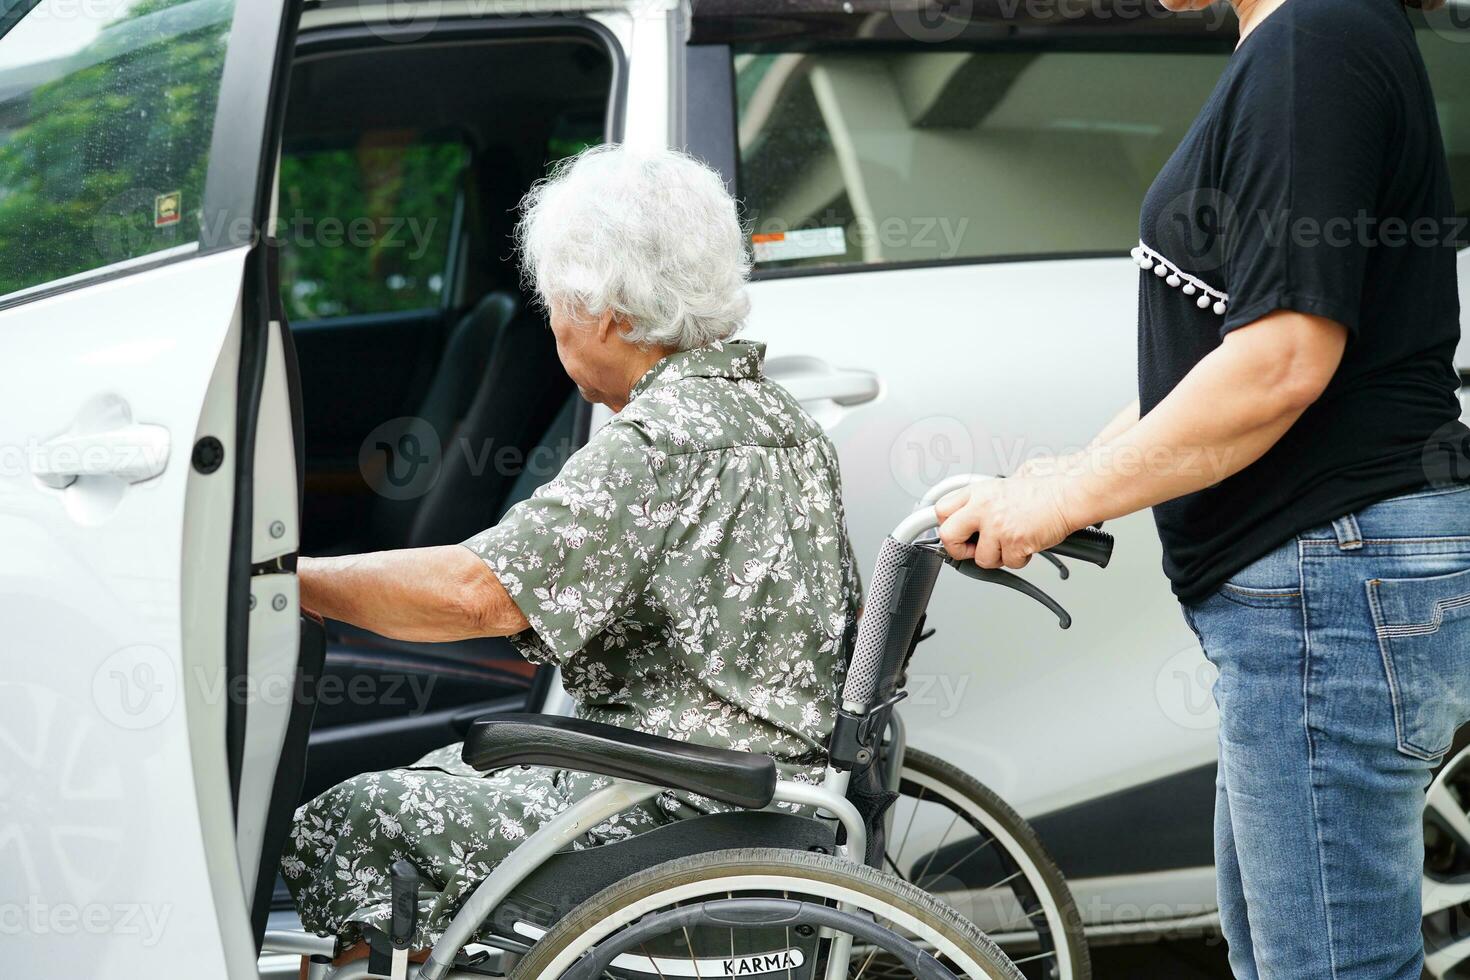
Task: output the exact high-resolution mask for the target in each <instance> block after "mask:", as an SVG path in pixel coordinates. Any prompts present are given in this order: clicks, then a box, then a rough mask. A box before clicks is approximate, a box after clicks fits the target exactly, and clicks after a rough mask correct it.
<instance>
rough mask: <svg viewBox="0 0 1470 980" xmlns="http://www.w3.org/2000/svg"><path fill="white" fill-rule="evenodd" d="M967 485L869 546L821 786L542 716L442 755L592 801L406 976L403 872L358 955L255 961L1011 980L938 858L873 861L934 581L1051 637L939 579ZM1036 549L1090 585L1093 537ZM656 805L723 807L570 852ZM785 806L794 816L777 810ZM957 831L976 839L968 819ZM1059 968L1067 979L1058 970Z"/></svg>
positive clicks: (723, 753) (965, 567) (290, 945)
mask: <svg viewBox="0 0 1470 980" xmlns="http://www.w3.org/2000/svg"><path fill="white" fill-rule="evenodd" d="M977 478H978V477H970V476H966V477H956V478H953V479H951V480H947V481H945V482H944V483H942V484H940V485H939V486H936V487H935V488H934V489H933V490H931V491H930V493H929V494H927V495H926V496H925V498H924V500H923V501H922V502H921V506H920V507H919V509H918V510H917V511H915V512H914V513H913V514H912V515H910V516H909V517H908V518H906V519H905V520H904V521H903V522H901V523H900V524H899V525H898V527H897V528H895V530H894V531H893V532H892V534H891V535H889V536H888V537H887V538H885V540H884V541H883V543H882V545H881V548H880V551H879V557H878V561H877V567H876V569H875V571H874V573H873V577H872V580H871V583H870V585H869V589H868V593H867V598H866V605H865V609H864V613H863V615H862V617H861V619H860V621H859V626H858V635H857V639H856V643H855V646H854V650H853V654H852V658H851V660H850V662H849V665H848V671H847V677H846V680H845V683H844V687H843V690H842V693H841V704H840V707H839V710H838V713H837V721H836V724H835V726H834V729H833V733H832V736H831V738H830V741H829V745H828V751H829V757H830V761H829V765H828V768H827V771H826V774H825V778H824V781H823V782H822V783H821V784H820V785H812V784H808V783H802V782H796V781H792V780H785V779H781V778H779V774H778V771H777V769H776V765H775V763H774V761H773V760H772V759H770V758H769V757H768V756H764V755H756V754H751V753H744V752H738V751H731V750H727V749H718V748H713V747H709V746H703V745H696V744H691V743H687V742H680V741H676V740H673V739H667V738H663V737H661V736H657V735H651V734H647V733H643V732H638V731H634V730H631V729H625V728H619V727H616V726H611V725H604V724H598V723H594V722H588V721H584V720H581V719H577V718H569V717H564V716H559V715H534V714H513V715H497V716H494V717H488V718H484V719H481V720H479V721H477V722H475V724H474V725H473V727H472V728H471V731H470V733H469V735H468V736H467V737H466V739H465V742H464V749H463V758H464V760H465V761H466V762H467V763H468V764H470V765H471V766H473V767H474V768H476V769H478V770H480V771H482V772H489V771H494V770H499V769H504V768H507V767H510V766H516V765H546V766H555V767H558V768H563V769H571V770H578V771H583V772H590V773H596V774H600V775H604V776H608V777H611V779H612V782H611V783H610V784H609V785H607V786H605V787H603V788H602V789H599V790H597V791H595V792H594V793H592V794H591V795H589V796H587V797H585V798H583V799H581V800H580V801H578V802H577V803H575V804H573V805H572V806H570V807H569V808H568V809H566V810H564V811H562V812H561V813H560V814H558V815H557V816H556V817H554V818H553V819H551V820H550V821H548V822H547V823H546V824H544V825H543V826H542V827H541V828H540V829H539V830H538V831H536V832H535V833H533V834H532V835H530V836H529V837H527V838H526V839H525V840H524V841H522V842H521V844H520V845H519V846H518V847H517V848H516V849H515V850H514V851H513V852H512V853H511V854H510V855H509V856H508V857H507V858H506V859H505V860H504V861H502V862H501V863H500V864H499V865H498V866H497V867H496V868H495V869H494V871H492V872H491V874H490V875H489V876H488V877H487V878H485V879H484V881H482V882H481V883H480V884H479V886H478V887H477V888H476V890H475V891H474V892H473V893H472V894H471V895H470V897H469V898H468V899H467V900H466V901H465V903H464V905H463V906H462V907H461V908H460V910H459V912H458V913H457V914H456V915H455V917H454V919H453V920H452V922H451V923H450V925H449V927H448V929H447V930H446V931H445V933H444V935H443V937H442V938H441V939H440V940H439V942H438V943H436V944H435V946H434V948H433V949H432V950H431V951H430V953H429V955H428V958H427V959H426V960H425V961H424V962H422V963H419V964H415V963H410V962H409V948H408V947H409V943H410V939H411V937H412V936H413V933H414V925H415V920H416V915H417V891H416V883H417V870H416V869H415V868H413V867H412V866H411V865H410V864H408V862H406V861H400V862H398V863H397V864H395V865H394V867H393V868H392V869H390V872H391V875H390V878H391V882H392V889H391V890H392V905H393V921H392V925H391V928H390V931H389V934H387V935H383V934H381V933H377V934H374V935H371V936H370V937H369V942H370V946H371V950H372V953H371V955H370V956H369V958H368V959H366V960H356V961H353V962H350V963H345V964H342V965H340V966H333V965H332V962H331V961H332V959H333V958H334V957H335V956H336V955H337V953H338V952H339V950H338V948H337V945H338V944H337V940H336V939H335V938H333V937H322V936H316V935H311V934H307V933H304V932H267V933H266V934H265V941H264V950H265V951H267V952H273V953H289V954H296V955H301V956H305V957H307V958H308V959H309V961H310V965H309V967H308V977H309V978H310V980H359V978H364V977H387V978H391V980H481V978H485V977H510V978H514V980H521V978H526V980H531V978H553V977H555V978H566V980H594V978H598V977H604V976H606V977H615V978H629V980H633V978H650V977H652V978H659V980H664V978H674V977H694V978H696V980H699V978H714V977H732V976H751V977H754V976H784V977H786V978H788V980H817V978H822V980H843V978H859V977H875V978H884V977H916V978H923V980H931V978H932V980H945V978H950V977H966V978H972V980H981V978H986V980H1026V977H1025V975H1023V973H1022V972H1021V970H1020V969H1018V968H1017V966H1016V965H1015V964H1014V963H1013V962H1012V961H1011V960H1010V959H1009V958H1007V956H1006V955H1005V954H1004V953H1003V952H1002V951H1001V949H1000V947H998V946H997V945H996V944H995V943H994V942H993V941H991V940H990V939H989V938H987V936H986V935H985V934H984V933H982V932H981V930H980V929H979V928H978V927H977V926H976V925H975V924H974V923H973V922H972V921H971V920H970V918H967V917H966V916H964V915H962V914H960V912H959V911H957V910H956V909H955V908H954V907H953V906H952V905H950V904H949V903H947V902H945V901H943V900H941V899H940V898H939V897H937V896H936V895H935V894H933V893H932V892H931V891H930V890H927V888H926V887H925V886H926V885H930V884H933V883H935V882H937V881H939V880H940V878H939V877H937V876H934V875H931V874H930V873H929V872H930V869H931V868H933V867H934V865H935V864H936V862H937V860H938V852H936V853H934V854H931V855H929V857H928V858H927V861H926V863H925V864H924V866H923V869H922V870H918V873H917V874H916V875H905V874H904V873H903V869H902V868H901V867H899V866H898V865H897V864H896V863H895V862H894V860H893V856H892V855H893V851H894V848H893V847H891V846H885V838H886V837H887V836H888V835H889V834H891V833H892V832H894V830H895V829H896V828H894V827H893V818H892V815H891V814H890V813H889V812H888V811H889V810H890V806H891V804H892V803H893V802H894V800H895V799H896V798H897V797H898V796H899V795H900V794H901V791H902V789H903V784H904V773H906V772H907V773H910V777H909V778H910V779H911V780H912V779H913V778H921V776H922V774H923V773H925V772H927V773H928V774H929V777H930V778H931V779H934V778H936V777H935V773H936V772H938V773H939V775H940V776H944V773H943V771H942V769H937V768H936V767H935V765H934V764H933V763H932V762H931V763H929V764H928V765H921V766H917V767H916V766H914V765H913V762H912V761H906V760H905V755H906V745H905V739H904V736H903V729H902V725H901V723H900V722H899V721H898V716H897V715H896V714H895V712H894V707H895V705H896V704H897V703H898V702H899V701H901V700H902V699H903V697H904V696H905V693H906V692H905V691H904V682H905V675H906V670H907V665H908V662H909V658H910V657H911V655H912V654H913V652H914V649H915V646H916V645H917V643H918V642H919V641H920V639H921V638H922V636H923V622H924V614H925V610H926V609H927V606H928V603H929V599H930V596H931V595H932V592H933V589H934V585H935V582H936V580H937V578H938V575H939V572H940V570H941V569H942V568H943V567H944V566H945V565H946V564H948V565H950V566H952V567H954V568H957V569H959V570H960V571H961V572H962V573H963V574H965V575H967V576H969V577H972V578H975V579H978V580H981V581H985V582H990V583H994V584H1000V585H1003V586H1006V587H1008V588H1012V589H1015V590H1017V591H1020V592H1022V593H1024V594H1026V595H1028V596H1030V597H1032V598H1034V599H1037V601H1040V602H1042V603H1043V604H1044V605H1046V606H1047V607H1048V608H1050V609H1052V611H1053V612H1054V613H1055V614H1057V616H1058V619H1059V623H1060V625H1062V627H1063V628H1065V627H1067V626H1068V625H1070V619H1069V618H1068V617H1067V614H1066V613H1065V611H1063V610H1062V609H1061V607H1060V606H1058V605H1057V604H1056V603H1055V602H1054V601H1053V600H1052V599H1051V598H1050V597H1049V596H1046V594H1045V593H1043V592H1041V590H1039V589H1037V588H1036V587H1035V586H1033V585H1031V584H1030V583H1029V582H1027V581H1026V580H1024V579H1021V578H1019V577H1018V576H1014V575H1011V574H1010V573H1008V572H1003V571H998V570H987V569H981V568H979V567H977V566H976V565H974V564H973V563H971V562H956V561H954V560H952V559H950V558H949V557H948V556H947V555H946V554H945V552H944V551H943V549H942V547H941V546H940V545H939V542H938V537H937V534H936V532H935V529H936V527H937V524H938V519H937V515H936V514H935V510H934V507H933V503H934V501H936V500H937V499H938V498H939V497H940V496H941V495H942V494H943V493H946V492H948V491H949V490H950V489H954V488H956V487H957V486H961V485H964V484H966V483H967V482H968V481H969V480H971V479H977ZM1051 551H1052V554H1051V555H1048V556H1047V558H1048V560H1051V561H1053V562H1054V563H1056V564H1058V565H1059V567H1060V562H1059V561H1058V558H1060V557H1070V558H1075V559H1078V560H1083V561H1089V562H1092V563H1094V564H1097V565H1099V566H1106V564H1107V562H1108V560H1109V558H1110V556H1111V553H1112V538H1111V536H1110V535H1108V534H1107V533H1105V532H1103V531H1101V530H1098V529H1094V528H1085V529H1083V530H1081V531H1079V532H1077V533H1075V534H1073V535H1072V536H1071V537H1069V538H1068V539H1067V540H1066V541H1064V542H1062V543H1061V544H1059V545H1058V546H1057V547H1056V548H1054V549H1051ZM915 772H917V773H920V774H921V776H920V777H916V776H914V775H913V774H914V773H915ZM955 776H958V777H960V780H963V779H964V778H967V777H963V774H958V773H951V774H950V775H949V777H948V781H949V784H950V785H955V784H956V780H955V778H954V777H955ZM940 782H941V783H943V782H944V780H943V779H941V780H940ZM959 785H961V786H963V785H964V784H963V782H960V783H959ZM975 785H978V784H975ZM980 789H982V790H983V787H980ZM669 790H673V791H678V792H684V793H691V794H696V795H698V796H701V797H705V798H707V799H709V800H712V801H715V802H717V803H721V804H724V805H725V806H728V807H731V808H733V809H731V810H729V811H726V812H720V813H714V814H709V815H704V816H699V817H693V818H689V819H685V820H680V821H675V822H673V823H671V824H668V825H664V826H661V827H658V828H656V829H654V830H650V831H647V832H644V833H641V834H638V835H636V836H633V837H631V838H628V839H625V840H621V841H617V842H614V843H608V844H602V845H599V846H597V847H592V848H586V849H582V850H573V849H569V846H570V845H571V844H572V843H573V842H574V841H575V840H577V839H578V838H579V837H581V836H582V835H583V834H584V833H586V831H587V830H588V829H589V828H592V827H595V826H597V825H598V824H599V823H601V822H602V821H604V820H606V819H607V818H609V817H611V816H613V815H614V814H616V813H618V812H620V811H622V810H624V809H626V808H628V807H630V806H634V805H637V804H639V803H642V802H644V801H646V800H649V799H651V798H653V797H655V796H657V795H659V794H660V793H663V792H666V791H669ZM985 792H986V793H988V791H985ZM910 793H912V789H911V788H910ZM972 795H973V793H972ZM992 795H993V794H992ZM919 796H920V798H922V796H923V794H922V793H920V794H919ZM995 802H997V803H998V802H999V801H998V798H997V800H996V801H995ZM780 804H786V805H787V806H786V807H785V808H784V809H783V808H781V807H780V806H779V805H780ZM792 806H799V807H803V808H806V810H807V811H809V812H810V813H812V814H814V815H815V816H811V815H801V814H797V813H792V812H788V811H789V810H790V809H791V808H792ZM1000 807H1002V808H1003V807H1004V804H1000ZM991 809H992V811H993V810H994V808H991ZM1005 812H1009V810H1008V808H1006V811H1005ZM1012 816H1014V815H1013V814H1012ZM955 819H956V820H958V819H959V816H958V811H957V816H956V818H955ZM968 819H971V820H972V821H974V822H975V823H976V826H977V827H978V826H980V823H979V822H978V821H975V819H974V816H973V815H972V817H970V818H968ZM1015 821H1017V822H1019V823H1020V824H1021V825H1022V826H1024V822H1022V821H1020V818H1019V817H1016V818H1015ZM906 836H907V834H905V837H906ZM1036 847H1037V849H1038V853H1039V844H1037V845H1036ZM899 850H902V848H899ZM1041 857H1042V858H1043V859H1044V854H1042V855H1041ZM945 860H946V861H947V859H945ZM1022 860H1029V859H1028V858H1025V857H1024V856H1023V858H1022ZM885 865H889V866H890V867H888V868H885ZM915 870H917V869H915ZM1018 876H1019V873H1018ZM906 879H907V880H906ZM1063 887H1064V886H1063ZM1028 892H1029V893H1030V894H1031V899H1032V901H1031V903H1030V904H1029V905H1028V903H1027V901H1026V897H1025V896H1026V894H1027V893H1028ZM1017 898H1018V899H1019V900H1020V904H1021V913H1022V915H1023V917H1025V918H1030V917H1034V916H1036V915H1037V914H1038V911H1040V907H1041V902H1040V901H1038V900H1037V896H1036V895H1035V894H1034V890H1033V889H1028V890H1027V892H1018V893H1017ZM1068 900H1070V898H1069V899H1068ZM1074 919H1075V910H1074ZM1070 925H1072V926H1075V925H1076V923H1075V921H1073V922H1072V923H1070ZM1064 931H1066V932H1067V934H1066V935H1060V936H1054V937H1052V939H1051V942H1052V947H1053V948H1052V949H1051V950H1050V951H1049V952H1048V955H1049V957H1050V959H1049V960H1048V962H1047V964H1046V970H1047V972H1046V973H1044V974H1043V975H1046V976H1056V977H1073V976H1077V975H1079V973H1078V969H1077V968H1078V967H1081V970H1082V975H1085V970H1086V964H1085V959H1086V956H1085V944H1084V945H1083V947H1082V953H1081V962H1080V963H1079V962H1077V956H1078V954H1077V953H1076V951H1075V947H1076V943H1077V942H1078V941H1080V938H1081V930H1080V926H1077V927H1076V928H1075V930H1071V929H1064ZM375 932H376V931H375ZM1073 933H1075V934H1073ZM1044 942H1045V941H1044ZM1069 957H1070V959H1069ZM1062 964H1070V969H1069V970H1068V971H1064V970H1061V969H1059V966H1060V965H1062Z"/></svg>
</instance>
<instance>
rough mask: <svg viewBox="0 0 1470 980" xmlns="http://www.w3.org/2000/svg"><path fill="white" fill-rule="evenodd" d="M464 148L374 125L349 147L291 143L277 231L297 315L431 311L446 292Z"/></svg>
mask: <svg viewBox="0 0 1470 980" xmlns="http://www.w3.org/2000/svg"><path fill="white" fill-rule="evenodd" d="M468 162H469V150H468V148H467V147H466V146H465V144H464V143H463V142H461V141H459V140H440V139H433V140H428V139H423V138H420V137H419V136H418V135H417V134H414V133H405V132H402V131H376V132H368V133H364V134H362V135H361V136H360V137H359V138H358V139H357V140H356V141H355V142H354V143H353V144H352V145H351V146H348V147H334V148H325V149H303V148H292V149H288V151H287V152H286V154H285V155H284V156H283V158H282V160H281V197H280V207H279V210H278V212H277V217H278V228H277V232H276V234H277V237H278V238H280V239H281V240H282V242H283V243H284V245H283V249H282V263H281V292H282V297H283V300H284V302H285V305H286V312H287V316H289V317H290V318H292V319H294V320H298V321H299V320H317V319H324V318H328V317H339V316H354V315H360V314H371V313H389V312H402V311H408V310H424V309H435V308H438V307H439V306H441V305H442V304H443V299H444V296H445V289H446V288H447V282H446V280H447V273H448V262H449V252H450V243H451V240H452V238H453V230H454V221H455V208H456V204H457V202H458V200H459V197H460V193H461V189H462V186H463V174H464V170H465V167H466V165H467V164H468Z"/></svg>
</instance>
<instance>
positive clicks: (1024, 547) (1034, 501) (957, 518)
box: [935, 468, 1076, 568]
mask: <svg viewBox="0 0 1470 980" xmlns="http://www.w3.org/2000/svg"><path fill="white" fill-rule="evenodd" d="M1023 469H1024V468H1023ZM1062 480H1063V478H1062V477H1061V476H1060V475H1047V476H1030V475H1017V476H1013V477H1011V478H1010V479H1006V480H980V481H977V482H975V483H972V484H970V486H968V487H966V488H965V489H963V490H956V491H955V492H954V493H951V494H949V495H948V496H946V497H944V498H943V499H941V500H940V501H939V503H938V504H937V505H935V510H937V511H938V513H939V520H940V527H939V540H940V541H941V542H943V544H944V548H945V550H946V551H948V552H949V553H950V555H951V556H953V557H955V558H958V559H966V558H973V559H974V561H975V564H977V565H979V566H980V567H982V568H1001V567H1005V568H1024V567H1025V566H1026V563H1027V562H1029V561H1030V560H1031V556H1032V555H1035V554H1036V553H1037V552H1038V551H1045V550H1046V549H1047V548H1050V547H1052V546H1054V545H1056V544H1059V543H1060V542H1061V541H1062V539H1064V538H1065V537H1066V536H1067V535H1069V534H1071V533H1072V532H1073V531H1075V530H1076V528H1075V527H1072V526H1071V525H1070V523H1069V521H1068V520H1067V516H1066V509H1065V507H1064V505H1063V492H1062V490H1063V482H1062ZM976 535H979V540H978V543H977V544H971V543H970V539H971V538H972V537H975V536H976Z"/></svg>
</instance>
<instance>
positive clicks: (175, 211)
mask: <svg viewBox="0 0 1470 980" xmlns="http://www.w3.org/2000/svg"><path fill="white" fill-rule="evenodd" d="M183 207H184V195H183V192H182V191H171V192H170V193H168V194H160V195H158V196H157V197H155V198H154V199H153V227H155V228H167V227H168V226H169V225H176V224H178V223H179V218H180V216H181V214H182V212H183Z"/></svg>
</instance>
